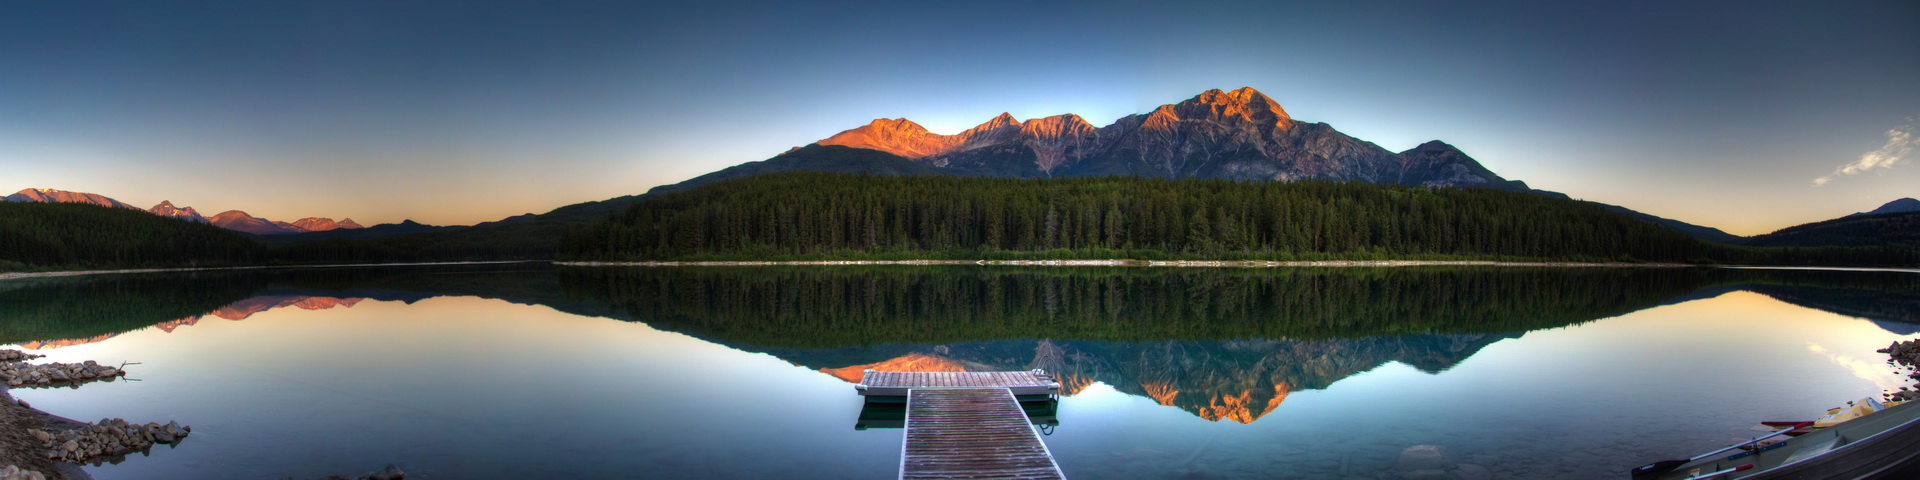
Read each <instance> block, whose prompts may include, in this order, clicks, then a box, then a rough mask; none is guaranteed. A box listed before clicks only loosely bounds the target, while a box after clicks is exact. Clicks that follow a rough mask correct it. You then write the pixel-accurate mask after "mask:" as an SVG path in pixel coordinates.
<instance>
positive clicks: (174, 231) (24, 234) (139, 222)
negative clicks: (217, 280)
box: [0, 202, 269, 271]
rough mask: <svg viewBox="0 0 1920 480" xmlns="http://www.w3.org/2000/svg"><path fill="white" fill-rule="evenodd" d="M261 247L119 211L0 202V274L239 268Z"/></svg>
mask: <svg viewBox="0 0 1920 480" xmlns="http://www.w3.org/2000/svg"><path fill="white" fill-rule="evenodd" d="M268 258H269V255H268V251H267V248H266V247H264V246H261V245H260V244H258V243H254V242H253V241H251V240H248V239H247V238H246V237H244V236H241V235H239V234H236V233H233V232H230V231H227V230H224V229H221V228H219V227H215V226H212V225H207V224H203V223H194V222H188V221H182V220H177V219H171V218H166V217H161V216H157V215H153V214H149V213H146V212H141V211H136V210H129V209H124V208H108V207H101V206H96V205H86V204H77V203H25V202H19V203H16V202H0V271H15V270H42V269H85V268H139V267H183V266H220V265H246V264H255V263H260V262H263V261H266V260H267V259H268Z"/></svg>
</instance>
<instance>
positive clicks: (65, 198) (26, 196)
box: [6, 188, 363, 235]
mask: <svg viewBox="0 0 1920 480" xmlns="http://www.w3.org/2000/svg"><path fill="white" fill-rule="evenodd" d="M6 201H9V202H46V203H55V202H59V203H85V204H91V205H99V206H103V207H113V208H125V209H130V210H140V211H143V212H147V213H151V214H154V215H159V216H162V217H168V218H177V219H181V220H187V221H191V222H200V223H208V224H212V225H214V226H217V227H220V228H225V229H228V230H233V231H237V232H245V233H251V234H255V235H281V234H290V233H306V232H324V231H329V230H338V229H356V228H363V227H361V226H360V224H359V223H355V222H354V221H353V219H351V218H349V219H345V220H341V221H338V222H336V221H334V220H333V219H331V218H321V217H307V218H302V219H299V220H295V221H293V222H292V223H288V222H276V221H272V220H267V219H264V218H260V217H255V216H253V215H249V214H247V212H243V211H239V210H228V211H225V212H220V213H218V214H215V215H214V216H212V217H206V216H201V215H200V212H199V211H196V210H194V209H193V207H177V206H174V204H173V201H172V200H161V201H160V204H158V205H154V206H153V208H147V209H142V208H140V207H135V206H133V205H129V204H127V203H125V202H121V201H119V200H114V199H113V198H110V197H107V196H105V195H100V194H97V193H83V192H69V191H65V190H55V189H51V188H29V189H25V190H21V191H19V192H18V193H14V194H12V195H8V196H6Z"/></svg>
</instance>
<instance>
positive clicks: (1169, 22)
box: [0, 0, 1920, 235]
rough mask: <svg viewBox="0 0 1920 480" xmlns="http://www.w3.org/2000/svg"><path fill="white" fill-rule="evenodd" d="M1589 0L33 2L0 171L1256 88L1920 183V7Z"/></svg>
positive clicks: (275, 198) (1753, 185)
mask: <svg viewBox="0 0 1920 480" xmlns="http://www.w3.org/2000/svg"><path fill="white" fill-rule="evenodd" d="M1568 3H1569V2H1539V1H1521V2H1471V3H1469V4H1466V5H1460V4H1454V3H1453V2H1425V1H1415V2H1364V1H1363V2H1303V3H1302V4H1299V5H1289V4H1284V3H1282V2H1246V3H1210V2H1165V1H1157V2H1089V3H1058V2H999V1H971V2H884V3H880V2H876V3H833V4H825V3H818V4H817V3H813V2H768V3H734V2H674V3H663V4H650V3H640V2H566V1H561V2H524V3H520V2H427V1H335V0H329V1H289V2H252V1H234V2H20V3H10V4H8V5H7V6H6V7H5V9H4V13H0V189H3V190H5V192H0V194H4V193H11V192H13V191H16V190H19V189H22V188H29V187H44V188H57V189H63V190H74V191H82V192H91V193H99V194H103V195H107V196H110V197H114V198H116V199H119V200H121V201H125V202H128V203H132V204H135V205H138V206H142V207H146V206H151V205H153V204H155V203H158V202H160V201H161V200H172V201H173V202H174V203H175V204H176V205H180V206H192V207H195V208H196V209H198V210H199V211H200V212H201V213H203V214H206V215H211V214H213V213H217V212H220V211H223V210H229V209H240V210H246V211H248V212H249V213H252V214H254V215H257V216H262V217H266V218H269V219H274V220H285V221H291V220H294V219H297V218H300V217H309V216H320V217H332V218H335V219H340V218H343V217H352V218H353V219H355V220H356V221H359V222H360V223H363V224H367V225H372V224H375V223H387V222H397V221H400V220H401V219H413V220H417V221H421V222H425V223H431V224H471V223H475V222H481V221H489V220H497V219H500V218H502V217H506V216H509V215H516V214H520V213H526V212H545V211H547V210H550V209H552V208H555V207H559V206H562V205H566V204H571V203H577V202H582V201H589V200H601V199H606V198H611V197H615V196H620V195H629V194H638V193H642V192H645V191H646V190H647V189H648V188H651V187H653V186H656V185H661V184H668V183H674V182H678V181H681V180H685V179H687V178H691V177H693V176H696V175H699V174H702V173H706V172H709V171H713V170H718V169H720V168H724V167H727V166H731V165H735V164H739V163H742V162H748V161H756V160H764V159H766V158H768V157H771V156H774V155H776V154H779V153H781V152H782V151H785V150H786V149H788V148H790V147H794V146H799V145H805V144H808V143H811V142H813V141H814V140H818V139H821V138H825V137H827V136H830V135H833V134H834V133H836V132H839V131H841V130H845V129H848V128H853V127H856V126H859V125H862V124H865V123H867V122H868V121H870V120H872V119H874V118H878V117H888V118H895V117H906V118H909V119H912V120H914V121H916V122H919V123H921V124H923V125H925V126H926V127H927V128H928V129H930V130H933V131H934V132H937V133H957V132H959V131H960V130H963V129H965V128H968V127H971V126H973V125H975V124H978V123H981V122H984V121H986V120H988V119H989V118H992V117H993V116H994V115H997V114H999V113H1000V112H1003V111H1005V112H1010V113H1012V114H1013V115H1014V116H1015V117H1017V118H1020V119H1027V118H1033V117H1040V116H1047V115H1055V114H1061V113H1078V114H1080V115H1081V116H1083V117H1085V118H1086V119H1087V120H1088V121H1089V122H1092V123H1094V124H1095V125H1106V124H1108V123H1111V122H1112V121H1114V120H1115V119H1117V118H1119V117H1121V116H1123V115H1127V114H1132V113H1141V112H1146V111H1149V110H1151V109H1152V108H1153V107H1154V106H1157V105H1160V104H1165V103H1174V102H1178V101H1180V100H1184V99H1186V98H1189V97H1192V96H1194V95H1196V94H1198V93H1200V92H1201V91H1203V90H1206V89H1209V88H1221V89H1232V88H1237V87H1242V86H1251V87H1254V88H1256V89H1259V90H1260V91H1262V92H1264V93H1266V94H1268V95H1269V96H1271V97H1273V98H1274V99H1276V100H1278V101H1279V102H1280V103H1281V105H1283V106H1284V107H1285V108H1286V109H1287V111H1288V112H1289V113H1291V114H1292V115H1293V116H1294V118H1296V119H1299V120H1303V121H1310V122H1327V123H1329V124H1331V125H1332V126H1333V127H1334V128H1337V129H1339V130H1340V131H1342V132H1345V133H1347V134H1349V135H1353V136H1355V137H1358V138H1360V139H1363V140H1368V141H1372V142H1375V143H1377V144H1379V145H1380V146H1382V147H1385V148H1387V149H1389V150H1393V151H1400V150H1404V149H1407V148H1411V147H1413V146H1415V145H1418V144H1419V143H1421V142H1425V141H1427V140H1433V139H1440V140H1443V141H1446V142H1448V143H1451V144H1453V145H1455V146H1457V147H1459V148H1461V149H1462V150H1463V151H1465V152H1466V153H1467V154H1469V155H1472V156H1473V157H1474V158H1476V159H1478V160H1479V161H1480V162H1481V163H1483V164H1485V165H1486V166H1487V167H1488V168H1491V169H1492V170H1493V171H1495V172H1498V173H1499V174H1501V175H1502V176H1505V177H1507V178H1509V179H1519V180H1525V181H1526V182H1527V183H1528V184H1529V185H1532V186H1533V187H1535V188H1541V189H1546V190H1555V191H1560V192H1564V193H1567V194H1569V195H1572V196H1574V197H1576V198H1583V199H1589V200H1596V201H1601V202H1606V203H1613V204H1618V205H1623V206H1626V207H1629V208H1633V209H1636V210H1640V211H1644V212H1647V213H1651V214H1655V215H1660V216H1665V217H1670V218H1675V219H1679V220H1683V221H1687V222H1692V223H1696V224H1702V225H1707V226H1713V227H1718V228H1721V229H1724V230H1727V231H1729V232H1731V233H1735V234H1741V235H1751V234H1757V233H1764V232H1767V231H1772V230H1774V229H1778V228H1782V227H1786V226H1790V225H1794V224H1799V223H1804V222H1809V221H1816V220H1823V219H1827V218H1833V217H1836V216H1840V215H1845V214H1848V213H1852V212H1857V211H1864V210H1868V209H1872V208H1874V207H1876V206H1879V205H1880V204H1882V203H1885V202H1887V201H1890V200H1894V199H1897V198H1900V197H1920V166H1917V165H1914V158H1915V157H1920V154H1916V153H1914V152H1913V144H1914V143H1915V142H1916V138H1915V137H1914V136H1913V135H1914V133H1915V124H1916V121H1920V2H1914V1H1912V0H1899V1H1883V2H1779V3H1776V2H1754V1H1740V2H1593V3H1588V4H1582V5H1572V4H1568ZM1829 3H1833V4H1829ZM1850 166H1851V167H1852V168H1851V169H1849V167H1850Z"/></svg>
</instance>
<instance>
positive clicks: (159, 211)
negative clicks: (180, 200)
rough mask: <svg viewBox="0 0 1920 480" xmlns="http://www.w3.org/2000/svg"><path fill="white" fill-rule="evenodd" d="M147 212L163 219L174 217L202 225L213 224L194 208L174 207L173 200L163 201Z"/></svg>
mask: <svg viewBox="0 0 1920 480" xmlns="http://www.w3.org/2000/svg"><path fill="white" fill-rule="evenodd" d="M147 212H148V213H152V214H154V215H159V216H162V217H172V218H178V219H181V220H189V221H195V222H200V223H213V222H212V221H211V220H207V217H203V216H200V212H197V211H194V210H193V207H186V208H180V207H175V206H173V201H172V200H161V201H160V204H159V205H154V206H153V208H149V209H147Z"/></svg>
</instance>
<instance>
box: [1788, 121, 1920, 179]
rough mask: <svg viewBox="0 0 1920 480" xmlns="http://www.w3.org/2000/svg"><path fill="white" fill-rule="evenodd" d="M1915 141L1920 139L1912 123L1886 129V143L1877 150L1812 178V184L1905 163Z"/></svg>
mask: <svg viewBox="0 0 1920 480" xmlns="http://www.w3.org/2000/svg"><path fill="white" fill-rule="evenodd" d="M1916 141H1920V139H1916V138H1914V136H1913V125H1903V126H1900V127H1896V128H1894V129H1892V130H1887V144H1886V145H1881V146H1880V149H1879V150H1874V151H1871V152H1867V153H1866V154H1864V155H1861V156H1860V159H1859V160H1854V161H1853V163H1849V164H1846V166H1843V167H1840V168H1839V169H1836V170H1834V171H1833V173H1829V174H1827V176H1824V177H1820V178H1816V179H1813V186H1816V187H1818V186H1821V185H1826V184H1827V182H1831V181H1833V179H1834V178H1837V177H1840V176H1842V175H1853V174H1856V173H1860V172H1865V171H1868V170H1875V169H1881V168H1892V167H1893V166H1894V165H1900V164H1903V163H1907V161H1906V156H1907V154H1908V153H1912V152H1913V144H1914V143H1915V142H1916Z"/></svg>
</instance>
